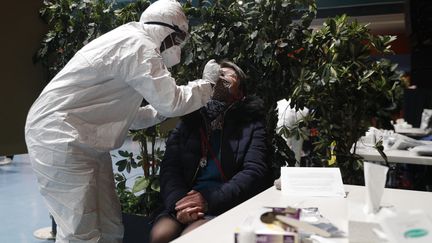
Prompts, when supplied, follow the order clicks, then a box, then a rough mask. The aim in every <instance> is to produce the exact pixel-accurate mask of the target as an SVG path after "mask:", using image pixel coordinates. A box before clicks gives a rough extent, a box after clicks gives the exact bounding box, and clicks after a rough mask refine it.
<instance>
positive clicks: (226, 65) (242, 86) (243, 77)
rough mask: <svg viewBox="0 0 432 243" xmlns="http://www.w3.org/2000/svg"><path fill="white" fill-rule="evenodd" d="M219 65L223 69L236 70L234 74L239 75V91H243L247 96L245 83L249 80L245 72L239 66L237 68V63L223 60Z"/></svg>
mask: <svg viewBox="0 0 432 243" xmlns="http://www.w3.org/2000/svg"><path fill="white" fill-rule="evenodd" d="M219 65H220V67H221V68H232V69H234V72H235V73H236V74H237V77H238V80H239V82H240V84H239V89H240V90H241V91H242V93H243V95H244V96H246V83H245V81H246V79H247V76H246V74H245V73H244V72H243V70H242V69H241V68H240V67H239V66H237V65H236V64H235V63H233V62H230V61H227V60H223V61H222V62H221V63H220V64H219Z"/></svg>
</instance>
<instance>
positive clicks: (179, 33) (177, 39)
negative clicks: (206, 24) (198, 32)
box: [144, 21, 190, 52]
mask: <svg viewBox="0 0 432 243" xmlns="http://www.w3.org/2000/svg"><path fill="white" fill-rule="evenodd" d="M144 24H154V25H161V26H165V27H168V28H170V29H172V30H174V32H172V33H171V34H169V35H168V36H167V37H166V38H165V39H164V40H163V41H162V43H161V52H162V51H163V50H162V49H168V48H170V47H171V46H174V45H176V46H179V47H180V48H183V46H184V45H185V44H186V43H187V41H188V40H189V38H190V35H189V33H187V32H185V31H183V30H181V29H180V28H179V27H178V26H177V25H175V24H173V25H170V24H167V23H164V22H159V21H148V22H144Z"/></svg>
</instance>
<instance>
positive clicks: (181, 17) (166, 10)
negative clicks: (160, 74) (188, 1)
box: [140, 0, 188, 46]
mask: <svg viewBox="0 0 432 243" xmlns="http://www.w3.org/2000/svg"><path fill="white" fill-rule="evenodd" d="M145 22H162V23H166V24H169V25H177V26H178V27H179V28H180V29H181V30H183V31H184V32H186V33H187V32H188V20H187V18H186V15H185V14H184V12H183V9H182V7H181V5H180V3H178V2H177V1H175V0H159V1H156V2H154V3H153V4H151V5H150V6H149V7H148V8H147V9H146V10H145V11H144V12H143V13H142V15H141V18H140V23H142V25H143V28H144V30H145V31H147V33H148V34H149V36H150V38H152V40H153V41H154V43H155V44H156V45H157V46H160V45H161V43H162V41H163V40H164V39H165V38H166V37H167V36H168V35H169V34H171V33H172V32H174V30H172V29H171V28H168V27H165V26H161V25H154V24H144V23H145Z"/></svg>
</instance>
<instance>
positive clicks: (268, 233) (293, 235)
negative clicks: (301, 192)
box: [234, 208, 301, 243]
mask: <svg viewBox="0 0 432 243" xmlns="http://www.w3.org/2000/svg"><path fill="white" fill-rule="evenodd" d="M284 210H285V208H270V210H269V209H268V208H267V209H263V210H262V211H258V212H256V213H255V214H253V215H251V216H249V217H248V218H246V220H245V222H244V224H243V225H242V226H240V227H237V228H236V230H235V234H234V242H235V243H243V242H248V243H298V242H299V235H298V233H297V232H295V231H294V229H293V228H290V227H287V226H286V225H283V224H282V223H279V222H278V221H276V222H274V223H270V224H268V223H263V222H262V221H261V215H262V214H263V213H265V212H276V213H282V212H284ZM300 211H301V210H300V209H296V210H295V211H291V212H289V213H288V212H287V213H284V215H285V216H288V217H292V218H296V219H299V217H300Z"/></svg>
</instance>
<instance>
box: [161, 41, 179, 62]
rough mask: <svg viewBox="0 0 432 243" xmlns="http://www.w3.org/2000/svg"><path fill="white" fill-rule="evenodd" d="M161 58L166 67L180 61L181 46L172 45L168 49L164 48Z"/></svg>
mask: <svg viewBox="0 0 432 243" xmlns="http://www.w3.org/2000/svg"><path fill="white" fill-rule="evenodd" d="M161 56H162V59H163V61H164V63H165V66H166V67H172V66H174V65H176V64H179V63H180V60H181V48H180V46H177V45H174V46H171V47H170V48H168V49H165V50H164V51H163V52H162V53H161Z"/></svg>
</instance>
